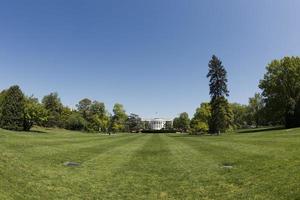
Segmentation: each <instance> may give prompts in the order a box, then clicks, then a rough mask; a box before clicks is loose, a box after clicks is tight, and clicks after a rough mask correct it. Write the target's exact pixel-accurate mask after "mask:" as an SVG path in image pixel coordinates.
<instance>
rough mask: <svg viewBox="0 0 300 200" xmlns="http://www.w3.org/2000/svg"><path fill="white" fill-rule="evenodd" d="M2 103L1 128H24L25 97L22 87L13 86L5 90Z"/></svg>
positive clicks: (19, 129) (18, 129)
mask: <svg viewBox="0 0 300 200" xmlns="http://www.w3.org/2000/svg"><path fill="white" fill-rule="evenodd" d="M1 104H2V105H1V111H0V112H1V115H0V116H1V118H0V126H1V128H4V129H9V130H16V131H21V130H23V122H24V107H25V97H24V94H23V92H22V91H21V89H20V87H19V86H17V85H14V86H11V87H10V88H9V89H8V90H7V91H6V92H5V95H4V97H3V99H2V102H1Z"/></svg>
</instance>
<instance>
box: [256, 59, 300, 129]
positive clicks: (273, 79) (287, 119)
mask: <svg viewBox="0 0 300 200" xmlns="http://www.w3.org/2000/svg"><path fill="white" fill-rule="evenodd" d="M266 70H267V72H266V74H265V75H264V78H263V79H262V80H261V81H260V84H259V87H260V89H262V91H263V92H262V95H263V97H264V100H265V103H266V107H267V109H268V110H269V112H271V113H272V115H273V117H275V118H277V119H279V120H282V121H284V123H285V126H286V127H287V128H291V127H296V126H300V57H284V58H283V59H281V60H273V61H272V62H271V63H270V64H269V65H268V66H267V67H266Z"/></svg>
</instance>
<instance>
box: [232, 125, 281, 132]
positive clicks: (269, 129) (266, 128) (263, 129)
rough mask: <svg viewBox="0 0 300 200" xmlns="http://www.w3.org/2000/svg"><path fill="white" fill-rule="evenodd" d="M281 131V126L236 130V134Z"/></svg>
mask: <svg viewBox="0 0 300 200" xmlns="http://www.w3.org/2000/svg"><path fill="white" fill-rule="evenodd" d="M283 129H285V128H284V127H283V126H276V127H264V128H254V129H244V130H238V131H237V133H257V132H266V131H276V130H283Z"/></svg>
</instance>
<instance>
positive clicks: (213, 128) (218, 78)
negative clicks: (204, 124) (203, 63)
mask: <svg viewBox="0 0 300 200" xmlns="http://www.w3.org/2000/svg"><path fill="white" fill-rule="evenodd" d="M208 68H209V72H208V74H207V78H209V88H210V91H209V94H210V96H211V102H210V105H211V120H210V122H209V131H210V132H211V133H219V132H225V131H226V130H227V129H229V128H230V124H231V120H232V113H231V109H230V107H229V105H228V102H227V100H226V98H225V97H226V96H229V91H228V89H227V81H228V80H227V72H226V70H225V68H224V66H223V65H222V62H221V61H220V60H219V59H218V58H217V57H216V56H215V55H213V56H212V59H211V60H210V61H209V64H208Z"/></svg>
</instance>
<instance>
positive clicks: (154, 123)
mask: <svg viewBox="0 0 300 200" xmlns="http://www.w3.org/2000/svg"><path fill="white" fill-rule="evenodd" d="M144 121H146V122H148V123H149V128H150V129H151V130H162V129H164V128H165V127H166V123H167V122H171V123H172V120H169V119H163V118H153V119H148V120H144Z"/></svg>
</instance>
